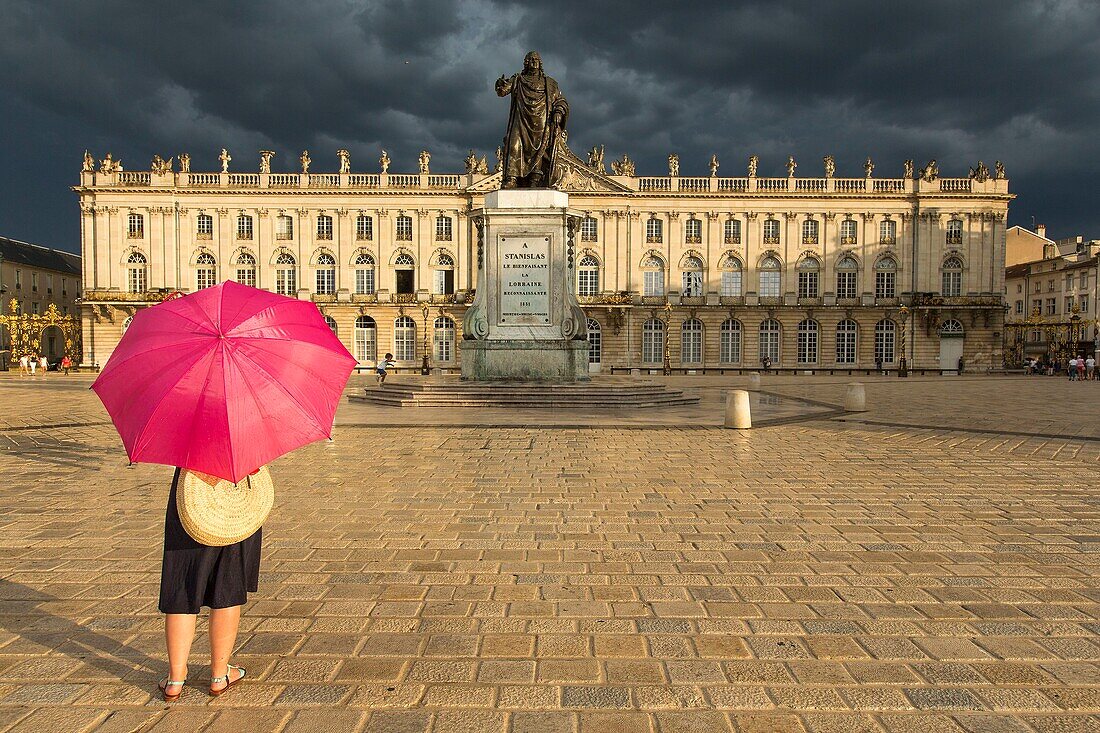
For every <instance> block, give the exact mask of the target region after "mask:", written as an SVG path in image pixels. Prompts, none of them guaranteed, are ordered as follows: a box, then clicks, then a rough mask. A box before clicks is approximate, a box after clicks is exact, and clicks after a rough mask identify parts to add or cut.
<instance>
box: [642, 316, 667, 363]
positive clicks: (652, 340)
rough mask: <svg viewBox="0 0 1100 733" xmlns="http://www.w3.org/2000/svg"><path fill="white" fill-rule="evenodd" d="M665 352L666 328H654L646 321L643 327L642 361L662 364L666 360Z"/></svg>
mask: <svg viewBox="0 0 1100 733" xmlns="http://www.w3.org/2000/svg"><path fill="white" fill-rule="evenodd" d="M664 354H665V332H664V329H663V328H654V327H652V326H651V324H650V323H646V324H645V326H644V327H643V328H642V361H643V362H645V363H646V364H660V363H661V362H663V361H664Z"/></svg>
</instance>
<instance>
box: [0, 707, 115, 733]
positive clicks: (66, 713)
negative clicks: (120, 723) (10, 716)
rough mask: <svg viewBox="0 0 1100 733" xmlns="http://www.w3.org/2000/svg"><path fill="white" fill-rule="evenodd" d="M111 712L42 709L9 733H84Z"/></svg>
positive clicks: (93, 727)
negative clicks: (43, 732) (45, 732)
mask: <svg viewBox="0 0 1100 733" xmlns="http://www.w3.org/2000/svg"><path fill="white" fill-rule="evenodd" d="M109 714H110V713H109V711H107V710H102V709H97V708H42V709H39V710H35V711H34V712H32V713H31V714H30V715H28V716H26V717H25V718H23V719H22V720H20V721H19V722H18V723H16V724H15V725H14V726H12V727H11V728H10V729H9V733H39V732H40V731H57V732H60V731H64V732H65V733H84V731H90V730H94V729H95V727H96V724H98V723H100V722H102V721H103V720H104V719H105V718H107V717H108V715H109Z"/></svg>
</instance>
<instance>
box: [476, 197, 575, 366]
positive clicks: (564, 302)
mask: <svg viewBox="0 0 1100 733" xmlns="http://www.w3.org/2000/svg"><path fill="white" fill-rule="evenodd" d="M473 216H474V224H475V226H476V227H477V263H478V270H477V293H476V295H475V297H474V302H473V304H472V305H471V306H470V308H469V310H467V312H466V317H465V320H464V321H463V324H462V332H463V340H462V343H461V344H459V350H460V351H461V353H462V378H463V379H467V380H476V381H501V380H531V381H555V382H577V381H587V380H588V378H589V377H588V341H587V326H586V323H587V320H586V318H585V315H584V311H582V310H581V308H580V305H579V304H578V303H577V297H576V293H575V292H574V283H575V279H576V273H575V269H574V268H575V256H574V241H573V239H574V232H575V228H576V225H577V222H578V220H579V217H578V215H577V213H576V212H571V211H569V196H568V195H567V194H565V193H562V192H560V191H553V190H549V189H512V190H501V191H495V192H493V193H490V194H488V195H487V196H486V197H485V208H484V209H482V210H481V211H478V212H474V214H473Z"/></svg>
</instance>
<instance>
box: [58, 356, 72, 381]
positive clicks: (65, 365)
mask: <svg viewBox="0 0 1100 733" xmlns="http://www.w3.org/2000/svg"><path fill="white" fill-rule="evenodd" d="M72 368H73V360H72V359H70V358H69V355H68V354H65V356H63V357H61V369H62V370H63V371H64V372H65V374H66V376H67V375H68V374H69V370H70V369H72Z"/></svg>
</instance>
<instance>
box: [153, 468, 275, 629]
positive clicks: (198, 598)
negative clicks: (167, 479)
mask: <svg viewBox="0 0 1100 733" xmlns="http://www.w3.org/2000/svg"><path fill="white" fill-rule="evenodd" d="M179 479H180V469H178V468H177V469H176V475H175V476H174V477H173V478H172V492H171V494H169V496H168V511H167V512H166V513H165V517H164V562H163V564H162V566H161V571H160V605H159V608H160V612H161V613H198V612H199V610H200V609H201V608H202V607H203V606H209V607H210V608H229V607H231V606H240V605H243V604H244V602H245V601H246V600H248V593H255V592H256V588H257V584H258V582H259V578H260V543H261V539H262V534H263V529H258V530H256V532H255V534H253V535H252V536H251V537H249V538H247V539H245V540H241V541H240V542H236V543H234V544H232V545H226V546H224V547H209V546H207V545H202V544H199V543H198V542H196V541H195V540H194V539H192V538H191V535H189V534H187V532H186V530H184V528H183V525H182V524H181V523H180V515H179V511H178V510H177V509H176V485H177V484H178V483H179Z"/></svg>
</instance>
